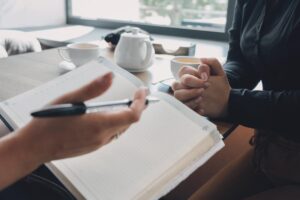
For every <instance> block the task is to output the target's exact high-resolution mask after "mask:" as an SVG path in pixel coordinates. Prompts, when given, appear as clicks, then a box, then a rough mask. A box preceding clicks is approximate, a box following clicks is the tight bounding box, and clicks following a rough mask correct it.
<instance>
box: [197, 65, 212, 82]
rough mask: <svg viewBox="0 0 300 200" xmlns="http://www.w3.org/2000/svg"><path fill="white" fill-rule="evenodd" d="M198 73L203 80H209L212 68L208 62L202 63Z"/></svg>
mask: <svg viewBox="0 0 300 200" xmlns="http://www.w3.org/2000/svg"><path fill="white" fill-rule="evenodd" d="M198 73H199V75H200V77H201V79H202V80H203V81H207V80H208V78H209V76H210V68H209V66H208V65H207V64H200V65H199V67H198Z"/></svg>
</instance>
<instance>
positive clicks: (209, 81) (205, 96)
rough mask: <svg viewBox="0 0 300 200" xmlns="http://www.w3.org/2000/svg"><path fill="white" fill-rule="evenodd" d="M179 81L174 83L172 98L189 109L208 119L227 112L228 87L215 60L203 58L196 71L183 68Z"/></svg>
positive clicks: (223, 74)
mask: <svg viewBox="0 0 300 200" xmlns="http://www.w3.org/2000/svg"><path fill="white" fill-rule="evenodd" d="M179 77H180V81H177V82H174V83H173V85H172V89H173V91H174V96H175V98H177V99H178V100H180V101H182V102H183V103H184V104H186V105H187V106H188V107H190V108H191V109H193V110H195V111H196V112H198V113H199V114H201V115H205V116H208V117H214V118H215V117H223V116H225V115H226V112H227V104H228V99H229V93H230V90H231V88H230V85H229V82H228V79H227V76H226V74H225V72H224V70H223V68H222V66H221V64H220V63H219V61H218V60H217V59H213V58H203V59H201V64H200V65H199V68H198V70H196V69H194V68H192V67H188V66H186V67H183V68H181V70H180V71H179Z"/></svg>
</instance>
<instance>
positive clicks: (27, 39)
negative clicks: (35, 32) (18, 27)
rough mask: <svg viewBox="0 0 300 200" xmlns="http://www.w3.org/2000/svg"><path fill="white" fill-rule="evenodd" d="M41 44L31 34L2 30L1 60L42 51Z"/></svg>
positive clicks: (0, 37) (0, 42) (0, 34)
mask: <svg viewBox="0 0 300 200" xmlns="http://www.w3.org/2000/svg"><path fill="white" fill-rule="evenodd" d="M41 50H42V48H41V44H40V42H39V41H38V40H37V39H36V38H35V37H33V36H31V35H30V34H29V33H26V32H22V31H15V30H0V58H5V57H7V56H11V55H17V54H21V53H28V52H39V51H41Z"/></svg>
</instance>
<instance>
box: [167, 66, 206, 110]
mask: <svg viewBox="0 0 300 200" xmlns="http://www.w3.org/2000/svg"><path fill="white" fill-rule="evenodd" d="M178 76H179V78H180V79H179V80H178V81H175V82H174V83H173V84H172V89H173V91H174V97H175V98H177V99H178V100H180V101H182V102H183V103H184V104H186V105H187V106H188V107H190V108H191V109H193V110H197V109H198V107H199V103H200V101H199V100H200V99H199V97H201V95H202V94H203V92H204V89H205V88H207V86H208V82H207V81H208V78H209V76H210V68H209V66H208V65H206V64H204V63H202V64H200V65H199V68H198V70H197V69H195V68H193V67H191V66H184V67H182V68H181V69H180V70H179V72H178Z"/></svg>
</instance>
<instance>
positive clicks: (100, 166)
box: [0, 58, 224, 200]
mask: <svg viewBox="0 0 300 200" xmlns="http://www.w3.org/2000/svg"><path fill="white" fill-rule="evenodd" d="M107 71H112V72H113V73H114V75H115V78H114V81H113V85H112V87H111V88H110V89H109V90H108V91H107V92H106V93H105V94H104V95H103V96H100V97H97V98H95V99H93V100H91V101H104V100H105V101H107V100H120V99H125V98H131V97H132V96H133V94H134V92H135V91H136V90H137V88H139V87H140V86H142V85H143V84H142V82H140V81H139V80H138V79H137V78H136V77H135V76H133V75H132V74H130V73H128V72H126V71H125V70H123V69H121V68H119V67H118V66H116V65H114V64H113V63H111V62H110V61H108V60H107V59H105V58H99V59H98V60H97V61H92V62H90V63H88V64H86V65H84V66H82V67H80V68H78V69H76V70H74V71H72V72H69V73H67V74H65V75H63V76H60V77H58V78H57V79H55V80H52V81H50V82H48V83H46V84H44V85H42V86H40V87H38V88H35V89H33V90H31V91H28V92H26V93H24V94H21V95H19V96H16V97H14V98H12V99H9V100H7V101H4V102H1V103H0V114H1V115H2V117H3V118H5V119H6V121H7V123H9V124H10V125H11V126H12V127H13V128H14V129H18V128H21V127H22V126H24V125H25V124H26V123H28V122H29V121H30V119H31V117H30V112H31V111H33V110H36V109H39V108H41V107H43V106H44V105H45V104H47V103H48V102H49V101H51V100H53V99H55V98H56V97H58V96H60V95H62V94H64V93H66V92H68V91H71V90H73V89H76V88H78V87H80V86H82V85H83V84H85V83H88V82H89V81H91V80H92V79H94V78H96V77H98V76H100V75H101V74H104V73H106V72H107ZM151 95H152V96H155V97H157V98H159V99H160V102H159V103H155V104H151V105H149V106H148V107H147V109H146V110H145V111H144V113H143V115H142V117H141V120H140V121H139V122H138V123H136V124H134V125H132V126H131V127H130V128H129V129H128V130H127V131H126V132H125V133H124V134H123V135H122V136H121V137H120V138H119V139H118V140H114V141H113V142H111V143H110V144H108V145H106V146H104V147H102V148H100V149H99V150H97V151H95V152H93V153H90V154H87V155H83V156H79V157H75V158H70V159H63V160H57V161H52V162H51V163H47V166H48V167H49V169H50V170H51V171H52V172H53V173H54V174H55V175H56V176H57V177H58V178H59V179H60V181H61V182H62V183H63V184H64V185H65V186H66V187H67V188H68V189H69V190H70V191H71V192H72V193H73V194H74V196H75V197H76V198H78V199H91V200H94V199H95V200H96V199H97V200H102V199H103V200H120V199H128V200H130V199H143V200H144V199H159V198H160V197H162V196H164V195H165V194H167V193H168V192H169V191H171V190H172V189H173V188H174V187H176V186H177V185H178V184H179V183H180V182H182V181H183V180H184V179H186V178H187V177H188V176H189V175H190V174H191V173H192V172H193V171H195V170H196V169H197V168H198V167H200V166H201V165H203V164H204V163H205V162H206V161H207V160H208V159H209V158H210V157H211V156H213V155H214V154H215V153H216V152H217V151H219V150H220V149H221V148H222V147H223V146H224V143H223V141H222V136H221V135H220V133H219V132H218V130H217V128H216V126H215V125H214V124H213V123H211V122H210V121H209V120H208V119H207V118H205V117H202V116H200V115H198V114H196V113H195V112H194V111H192V110H190V109H189V108H187V107H186V106H185V105H184V104H182V103H181V102H179V101H177V100H176V99H175V98H173V97H172V96H170V95H168V94H164V93H160V92H155V93H152V94H151Z"/></svg>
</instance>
